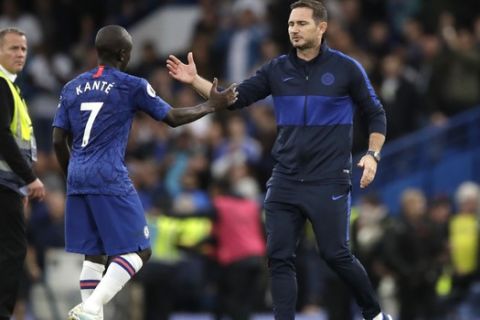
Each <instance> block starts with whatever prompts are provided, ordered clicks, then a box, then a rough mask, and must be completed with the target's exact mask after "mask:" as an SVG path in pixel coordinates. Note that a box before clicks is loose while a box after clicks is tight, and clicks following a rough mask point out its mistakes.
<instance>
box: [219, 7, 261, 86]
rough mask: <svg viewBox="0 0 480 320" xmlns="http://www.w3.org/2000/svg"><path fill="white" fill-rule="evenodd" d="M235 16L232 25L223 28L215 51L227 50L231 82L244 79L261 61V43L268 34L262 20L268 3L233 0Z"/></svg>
mask: <svg viewBox="0 0 480 320" xmlns="http://www.w3.org/2000/svg"><path fill="white" fill-rule="evenodd" d="M232 10H233V13H232V19H233V21H234V23H233V25H231V26H230V27H229V28H228V29H225V30H222V32H221V34H219V36H218V38H217V40H216V43H215V52H216V54H217V56H221V52H225V53H226V57H225V58H226V59H222V60H219V61H225V62H226V64H225V75H226V78H227V80H228V81H229V82H235V81H241V80H243V79H245V78H246V77H247V76H248V75H249V71H250V70H251V69H252V68H253V66H255V64H257V63H258V61H259V58H260V44H261V42H262V39H263V37H264V35H265V30H264V27H263V25H262V23H261V21H262V18H263V15H264V12H265V7H264V3H263V2H261V1H256V0H236V1H235V3H234V4H233V8H232Z"/></svg>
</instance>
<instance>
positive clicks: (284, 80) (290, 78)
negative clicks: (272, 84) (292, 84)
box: [282, 77, 295, 82]
mask: <svg viewBox="0 0 480 320" xmlns="http://www.w3.org/2000/svg"><path fill="white" fill-rule="evenodd" d="M293 78H295V77H288V78H283V79H282V81H283V82H287V81H289V80H292V79H293Z"/></svg>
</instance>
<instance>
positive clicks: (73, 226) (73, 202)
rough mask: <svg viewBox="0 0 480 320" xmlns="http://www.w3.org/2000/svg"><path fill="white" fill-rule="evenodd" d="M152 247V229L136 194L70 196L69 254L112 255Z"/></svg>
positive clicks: (67, 240) (67, 239)
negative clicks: (148, 225)
mask: <svg viewBox="0 0 480 320" xmlns="http://www.w3.org/2000/svg"><path fill="white" fill-rule="evenodd" d="M149 247H150V236H149V230H148V227H147V222H146V219H145V213H144V210H143V206H142V203H141V202H140V199H139V198H138V195H137V194H133V195H129V196H107V195H96V194H95V195H92V194H89V195H69V196H67V201H66V213H65V250H66V251H68V252H75V253H82V254H85V255H109V256H113V255H118V254H123V253H130V252H137V251H141V250H144V249H147V248H149Z"/></svg>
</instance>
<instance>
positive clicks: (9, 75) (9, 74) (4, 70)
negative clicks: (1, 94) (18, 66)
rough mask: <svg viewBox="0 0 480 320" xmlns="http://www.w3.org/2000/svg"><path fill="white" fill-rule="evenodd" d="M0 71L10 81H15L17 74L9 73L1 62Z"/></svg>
mask: <svg viewBox="0 0 480 320" xmlns="http://www.w3.org/2000/svg"><path fill="white" fill-rule="evenodd" d="M0 71H2V72H3V73H4V74H5V75H6V76H7V78H8V79H9V80H10V81H12V82H15V80H16V79H17V75H16V74H15V73H11V72H10V71H8V70H7V69H5V68H4V67H3V66H2V65H1V64H0Z"/></svg>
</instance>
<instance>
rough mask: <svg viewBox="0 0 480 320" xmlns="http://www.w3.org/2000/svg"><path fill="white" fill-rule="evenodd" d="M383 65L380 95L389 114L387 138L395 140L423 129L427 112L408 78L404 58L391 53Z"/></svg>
mask: <svg viewBox="0 0 480 320" xmlns="http://www.w3.org/2000/svg"><path fill="white" fill-rule="evenodd" d="M381 63H382V81H381V83H380V90H379V95H380V97H381V99H382V102H383V107H384V108H385V113H386V115H387V123H388V139H389V140H393V139H395V138H398V137H400V136H403V135H405V134H407V133H409V132H412V131H414V130H416V129H418V128H420V126H421V123H422V120H423V118H425V112H424V110H423V103H422V98H421V97H420V95H419V94H418V92H417V89H416V88H415V86H414V84H413V83H412V82H411V81H409V80H408V79H407V78H406V77H405V70H404V68H405V67H404V64H403V61H402V59H401V57H399V56H398V55H393V54H390V55H387V56H386V57H385V58H384V59H383V60H382V62H381Z"/></svg>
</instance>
